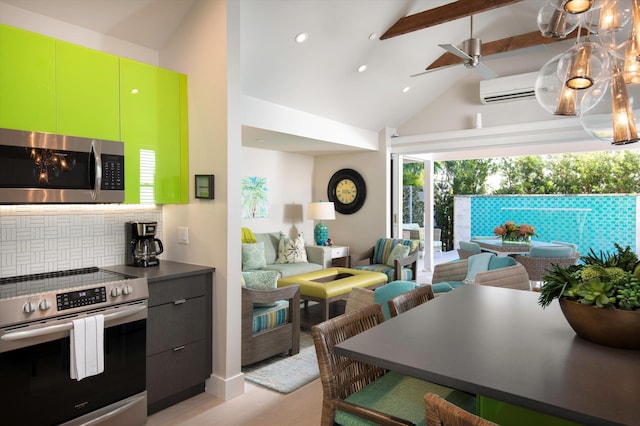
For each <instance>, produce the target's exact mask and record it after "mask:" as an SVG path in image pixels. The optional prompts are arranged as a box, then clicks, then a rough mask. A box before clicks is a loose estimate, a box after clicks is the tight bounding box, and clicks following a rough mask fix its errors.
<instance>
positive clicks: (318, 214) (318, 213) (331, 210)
mask: <svg viewBox="0 0 640 426" xmlns="http://www.w3.org/2000/svg"><path fill="white" fill-rule="evenodd" d="M335 218H336V209H335V207H334V205H333V203H332V202H322V201H320V202H318V203H309V206H308V207H307V219H312V220H334V219H335Z"/></svg>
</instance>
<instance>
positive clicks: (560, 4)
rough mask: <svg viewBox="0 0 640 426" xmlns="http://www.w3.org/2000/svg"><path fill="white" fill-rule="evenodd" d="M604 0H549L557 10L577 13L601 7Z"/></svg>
mask: <svg viewBox="0 0 640 426" xmlns="http://www.w3.org/2000/svg"><path fill="white" fill-rule="evenodd" d="M603 1H606V0H549V2H550V3H551V4H552V5H553V6H554V7H556V8H557V9H559V10H564V11H565V12H567V13H573V14H579V13H584V12H587V11H589V10H595V9H598V8H600V7H602V3H603Z"/></svg>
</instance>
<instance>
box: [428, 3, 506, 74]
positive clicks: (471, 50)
mask: <svg viewBox="0 0 640 426" xmlns="http://www.w3.org/2000/svg"><path fill="white" fill-rule="evenodd" d="M470 18H471V29H470V33H469V38H468V39H466V40H465V41H463V42H462V49H461V48H459V47H457V46H454V45H453V44H439V45H438V46H440V47H442V48H443V49H444V50H446V51H447V52H450V53H452V54H454V55H456V56H457V57H459V58H461V59H462V63H463V64H464V66H465V67H467V68H473V69H475V70H477V71H478V72H479V73H480V75H482V77H484V78H485V79H487V80H489V79H492V78H496V77H497V76H498V74H496V73H495V72H493V71H492V70H491V69H490V68H489V67H487V66H486V65H484V64H483V63H481V62H480V57H481V56H482V40H480V39H479V38H474V37H473V15H470ZM420 74H424V73H420Z"/></svg>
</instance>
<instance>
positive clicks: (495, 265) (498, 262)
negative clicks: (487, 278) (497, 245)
mask: <svg viewBox="0 0 640 426" xmlns="http://www.w3.org/2000/svg"><path fill="white" fill-rule="evenodd" d="M517 264H518V262H516V260H515V259H514V258H513V257H511V256H493V257H492V258H491V260H490V261H489V270H490V271H492V270H494V269H500V268H507V267H509V266H515V265H517Z"/></svg>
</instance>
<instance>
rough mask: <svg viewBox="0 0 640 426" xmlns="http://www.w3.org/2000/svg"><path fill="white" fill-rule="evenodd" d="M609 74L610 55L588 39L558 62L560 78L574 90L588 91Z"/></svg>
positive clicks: (570, 50)
mask: <svg viewBox="0 0 640 426" xmlns="http://www.w3.org/2000/svg"><path fill="white" fill-rule="evenodd" d="M608 72H609V54H608V53H607V51H606V49H605V48H603V47H602V46H601V45H599V44H598V43H594V42H592V41H589V40H588V39H587V40H586V41H584V42H582V43H577V44H575V45H574V46H573V47H572V48H571V49H569V50H568V51H567V52H565V53H564V54H563V55H562V56H561V57H560V60H559V62H558V76H559V77H560V79H562V80H563V81H564V82H565V84H566V85H567V86H569V87H570V88H572V89H587V88H589V87H591V86H592V85H593V83H595V82H596V81H597V80H599V79H601V78H604V77H605V76H606V75H607V74H608Z"/></svg>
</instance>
